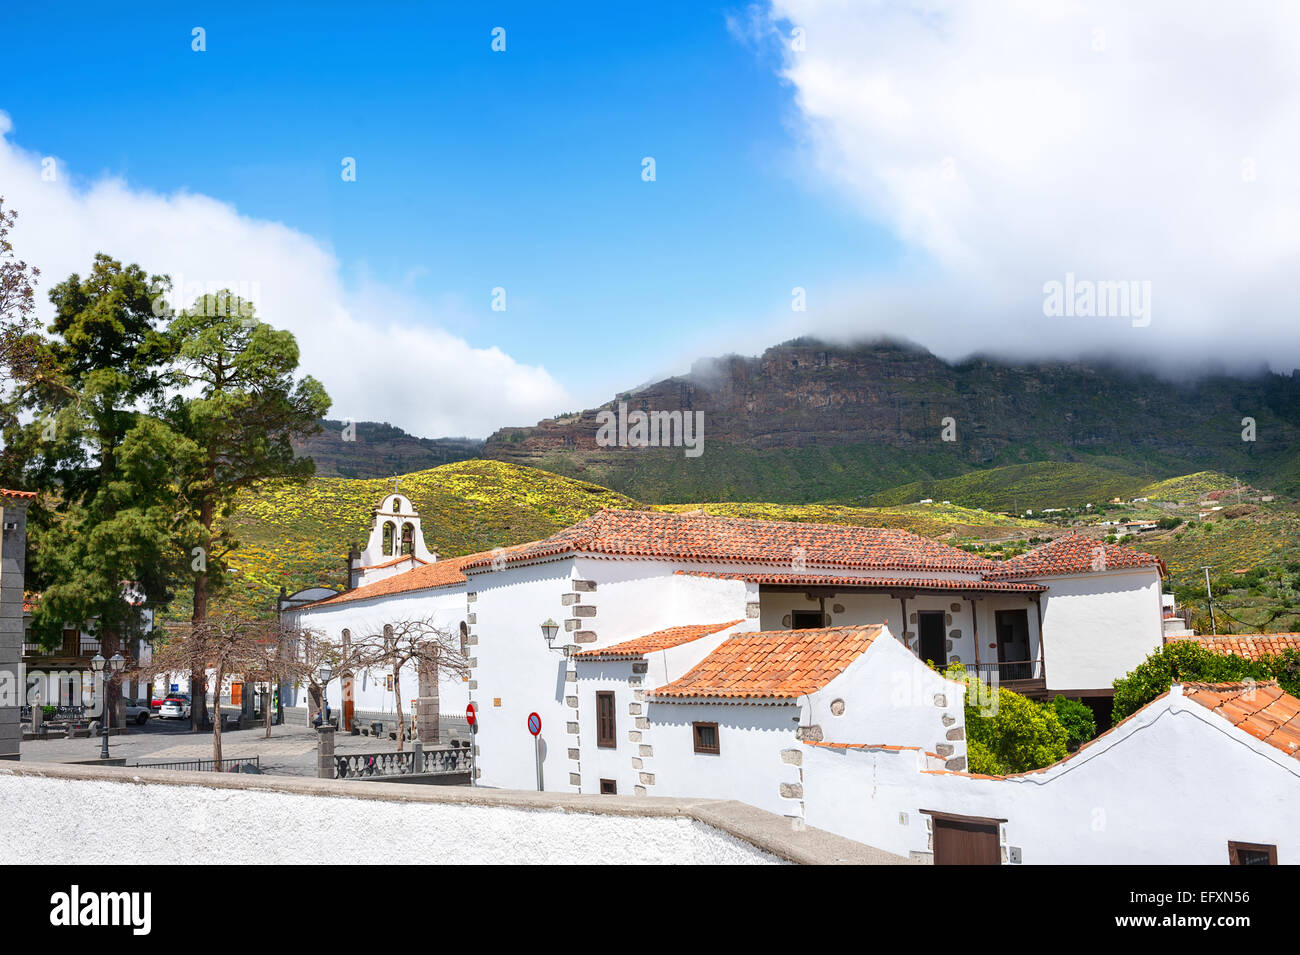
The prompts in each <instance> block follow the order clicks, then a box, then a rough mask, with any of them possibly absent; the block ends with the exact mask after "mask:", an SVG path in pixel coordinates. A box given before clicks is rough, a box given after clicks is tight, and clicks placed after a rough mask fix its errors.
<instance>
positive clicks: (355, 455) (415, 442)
mask: <svg viewBox="0 0 1300 955" xmlns="http://www.w3.org/2000/svg"><path fill="white" fill-rule="evenodd" d="M345 427H346V425H345V424H344V422H342V421H332V420H325V421H322V422H321V432H320V434H317V435H313V436H312V437H310V438H308V439H307V440H306V441H300V442H297V443H295V445H294V451H295V452H296V453H297V455H298V456H299V457H308V456H310V457H312V458H314V459H315V461H316V474H317V475H318V476H319V477H344V478H379V477H391V476H392V475H395V474H407V473H409V472H411V471H423V470H426V469H428V468H436V467H438V466H440V465H443V464H451V463H453V462H456V461H465V460H468V459H470V458H477V457H479V456H480V454H481V452H482V450H483V442H482V441H480V440H478V439H475V438H417V437H416V436H415V435H412V434H407V433H406V432H405V431H403V430H402V429H401V428H395V427H393V426H392V425H391V424H387V423H383V424H381V423H378V422H374V421H358V422H356V424H355V427H354V428H353V429H351V431H348V432H346V433H345V430H344V429H345Z"/></svg>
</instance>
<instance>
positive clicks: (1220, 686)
mask: <svg viewBox="0 0 1300 955" xmlns="http://www.w3.org/2000/svg"><path fill="white" fill-rule="evenodd" d="M1183 696H1184V697H1185V698H1187V699H1189V700H1193V701H1194V702H1196V703H1199V704H1201V706H1203V707H1205V708H1206V709H1207V710H1212V711H1213V712H1215V713H1217V714H1219V715H1220V716H1222V717H1223V718H1224V719H1226V720H1227V721H1228V722H1229V723H1231V724H1232V725H1233V726H1235V727H1237V728H1238V729H1241V730H1245V731H1246V732H1247V733H1249V734H1250V735H1251V736H1253V737H1255V738H1256V739H1260V740H1263V741H1264V742H1265V743H1268V745H1270V746H1272V747H1273V748H1275V749H1280V750H1281V751H1282V752H1284V753H1286V754H1287V755H1288V756H1290V757H1292V758H1293V759H1300V700H1297V699H1296V698H1295V697H1294V696H1291V695H1290V694H1289V693H1284V692H1283V691H1282V688H1281V687H1279V686H1278V685H1277V683H1276V682H1274V681H1269V682H1259V683H1184V684H1183Z"/></svg>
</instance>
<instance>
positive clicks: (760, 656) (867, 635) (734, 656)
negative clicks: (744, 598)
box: [651, 624, 884, 700]
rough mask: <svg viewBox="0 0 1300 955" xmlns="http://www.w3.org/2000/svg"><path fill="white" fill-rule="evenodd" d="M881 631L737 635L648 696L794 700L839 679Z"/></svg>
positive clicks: (830, 629)
mask: <svg viewBox="0 0 1300 955" xmlns="http://www.w3.org/2000/svg"><path fill="white" fill-rule="evenodd" d="M883 629H884V628H883V627H881V626H880V625H879V624H873V625H871V626H860V627H824V628H819V629H816V630H770V631H760V632H758V633H742V634H737V635H736V636H734V637H731V638H730V639H728V640H727V641H725V642H724V643H722V644H721V645H720V646H719V647H718V648H717V649H716V650H714V651H713V652H712V653H710V654H709V655H708V656H707V657H705V658H704V659H703V660H701V661H700V663H699V664H698V665H697V666H696V667H695V668H694V669H693V670H691V671H690V672H689V673H687V674H686V675H685V676H683V677H682V678H681V679H679V680H674V681H673V682H672V683H669V684H668V685H667V686H661V687H659V689H657V690H655V691H654V693H652V694H651V696H652V698H654V699H656V700H673V699H691V698H701V697H708V698H717V699H795V698H796V697H800V696H803V695H805V694H807V693H812V692H814V691H816V690H820V689H821V688H822V687H824V686H825V685H826V684H827V683H829V682H830V681H831V680H833V679H835V677H837V676H839V675H840V674H841V673H842V672H844V669H845V668H846V667H847V666H848V665H849V664H850V663H852V662H853V661H854V660H856V659H857V658H858V657H859V656H860V655H861V654H862V652H863V651H864V650H866V649H867V647H869V646H871V641H872V640H874V639H875V638H876V637H877V636H879V635H880V634H881V633H882V632H883Z"/></svg>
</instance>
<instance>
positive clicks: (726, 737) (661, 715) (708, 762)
mask: <svg viewBox="0 0 1300 955" xmlns="http://www.w3.org/2000/svg"><path fill="white" fill-rule="evenodd" d="M799 719H800V707H799V706H798V705H796V704H779V705H752V704H751V705H735V704H710V703H651V704H650V708H649V727H648V729H647V731H646V733H645V739H646V740H647V742H648V743H649V745H651V746H652V747H653V749H654V755H653V757H651V758H647V759H645V760H644V766H645V770H644V771H645V772H647V773H649V774H651V775H652V776H653V783H649V784H648V785H647V786H646V795H649V796H702V797H708V798H713V799H737V800H740V801H741V802H744V803H748V804H749V805H751V806H757V807H758V808H760V809H766V810H768V811H769V812H775V813H778V814H780V815H788V816H798V815H800V814H801V811H802V810H801V807H800V805H799V799H798V798H797V796H783V795H782V794H781V783H783V782H784V783H788V784H798V783H799V768H798V767H797V766H795V765H793V764H791V763H787V762H785V761H784V760H782V758H781V753H782V751H784V750H791V749H794V748H796V747H798V746H799V743H798V742H797V740H796V737H795V730H796V729H797V727H798V725H799ZM695 721H700V722H707V723H717V724H718V749H719V752H718V753H717V754H706V753H696V752H695V741H694V736H693V730H692V726H691V724H692V723H693V722H695Z"/></svg>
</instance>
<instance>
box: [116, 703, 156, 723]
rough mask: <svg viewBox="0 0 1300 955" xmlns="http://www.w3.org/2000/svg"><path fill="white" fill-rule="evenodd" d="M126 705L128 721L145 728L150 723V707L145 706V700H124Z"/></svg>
mask: <svg viewBox="0 0 1300 955" xmlns="http://www.w3.org/2000/svg"><path fill="white" fill-rule="evenodd" d="M122 702H124V703H125V704H126V721H127V722H128V723H136V724H137V725H139V726H144V724H145V723H148V722H149V716H150V713H149V707H147V706H145V705H144V701H143V700H123V701H122Z"/></svg>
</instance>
